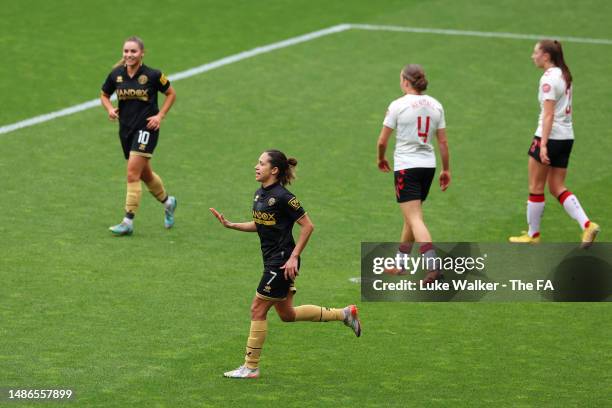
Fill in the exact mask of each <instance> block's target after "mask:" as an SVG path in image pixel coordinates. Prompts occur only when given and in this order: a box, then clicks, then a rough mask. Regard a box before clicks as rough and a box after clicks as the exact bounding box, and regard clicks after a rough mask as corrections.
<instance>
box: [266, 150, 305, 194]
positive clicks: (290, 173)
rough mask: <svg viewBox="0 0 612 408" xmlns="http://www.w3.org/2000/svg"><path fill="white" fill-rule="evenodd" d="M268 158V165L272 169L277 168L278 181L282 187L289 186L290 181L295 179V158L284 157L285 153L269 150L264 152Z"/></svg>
mask: <svg viewBox="0 0 612 408" xmlns="http://www.w3.org/2000/svg"><path fill="white" fill-rule="evenodd" d="M265 153H267V155H268V157H269V158H270V165H271V166H272V168H274V167H277V168H278V176H276V177H277V179H278V181H279V182H280V183H281V184H282V185H283V186H284V185H288V184H291V181H292V180H294V179H295V166H297V164H298V162H297V160H296V159H295V158H293V157H289V158H287V156H285V153H283V152H281V151H280V150H275V149H270V150H266V151H265Z"/></svg>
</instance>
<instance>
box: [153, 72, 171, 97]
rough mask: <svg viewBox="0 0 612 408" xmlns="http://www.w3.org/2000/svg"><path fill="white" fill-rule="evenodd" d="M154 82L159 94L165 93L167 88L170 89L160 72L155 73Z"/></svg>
mask: <svg viewBox="0 0 612 408" xmlns="http://www.w3.org/2000/svg"><path fill="white" fill-rule="evenodd" d="M154 81H155V86H157V90H158V91H159V92H161V93H166V91H167V90H168V88H170V80H169V79H168V77H167V76H166V75H165V74H164V73H163V72H161V71H155V78H154Z"/></svg>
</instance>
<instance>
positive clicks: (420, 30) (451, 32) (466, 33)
mask: <svg viewBox="0 0 612 408" xmlns="http://www.w3.org/2000/svg"><path fill="white" fill-rule="evenodd" d="M350 26H351V28H353V29H359V30H371V31H397V32H403V33H422V34H441V35H454V36H457V35H462V36H467V37H488V38H510V39H513V40H541V39H544V38H551V39H555V40H559V41H565V42H575V43H583V44H604V45H612V40H608V39H604V38H582V37H564V36H556V35H537V34H516V33H502V32H494V31H465V30H446V29H441V28H418V27H400V26H389V25H373V24H350Z"/></svg>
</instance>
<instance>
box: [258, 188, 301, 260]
mask: <svg viewBox="0 0 612 408" xmlns="http://www.w3.org/2000/svg"><path fill="white" fill-rule="evenodd" d="M304 214H306V212H305V211H304V209H303V208H302V206H301V204H300V202H299V201H298V199H297V198H295V196H294V195H293V194H291V193H290V192H289V191H288V190H287V189H286V188H285V187H283V186H281V185H280V184H279V183H276V184H272V185H271V186H268V187H265V188H264V187H262V188H260V189H259V190H257V191H256V192H255V198H254V200H253V221H255V225H256V227H257V233H258V234H259V240H260V241H261V254H262V255H263V262H264V265H265V266H280V265H282V264H284V263H285V262H287V260H288V259H289V257H290V256H291V252H292V251H293V248H295V241H294V240H293V234H292V233H291V231H292V230H293V224H294V223H295V221H297V220H298V219H300V218H301V217H302V216H303V215H304Z"/></svg>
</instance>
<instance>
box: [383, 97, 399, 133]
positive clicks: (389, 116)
mask: <svg viewBox="0 0 612 408" xmlns="http://www.w3.org/2000/svg"><path fill="white" fill-rule="evenodd" d="M397 114H398V112H397V104H396V103H394V102H391V104H390V105H389V107H388V108H387V113H386V114H385V120H383V125H384V126H386V127H388V128H391V129H395V128H396V127H397Z"/></svg>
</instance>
